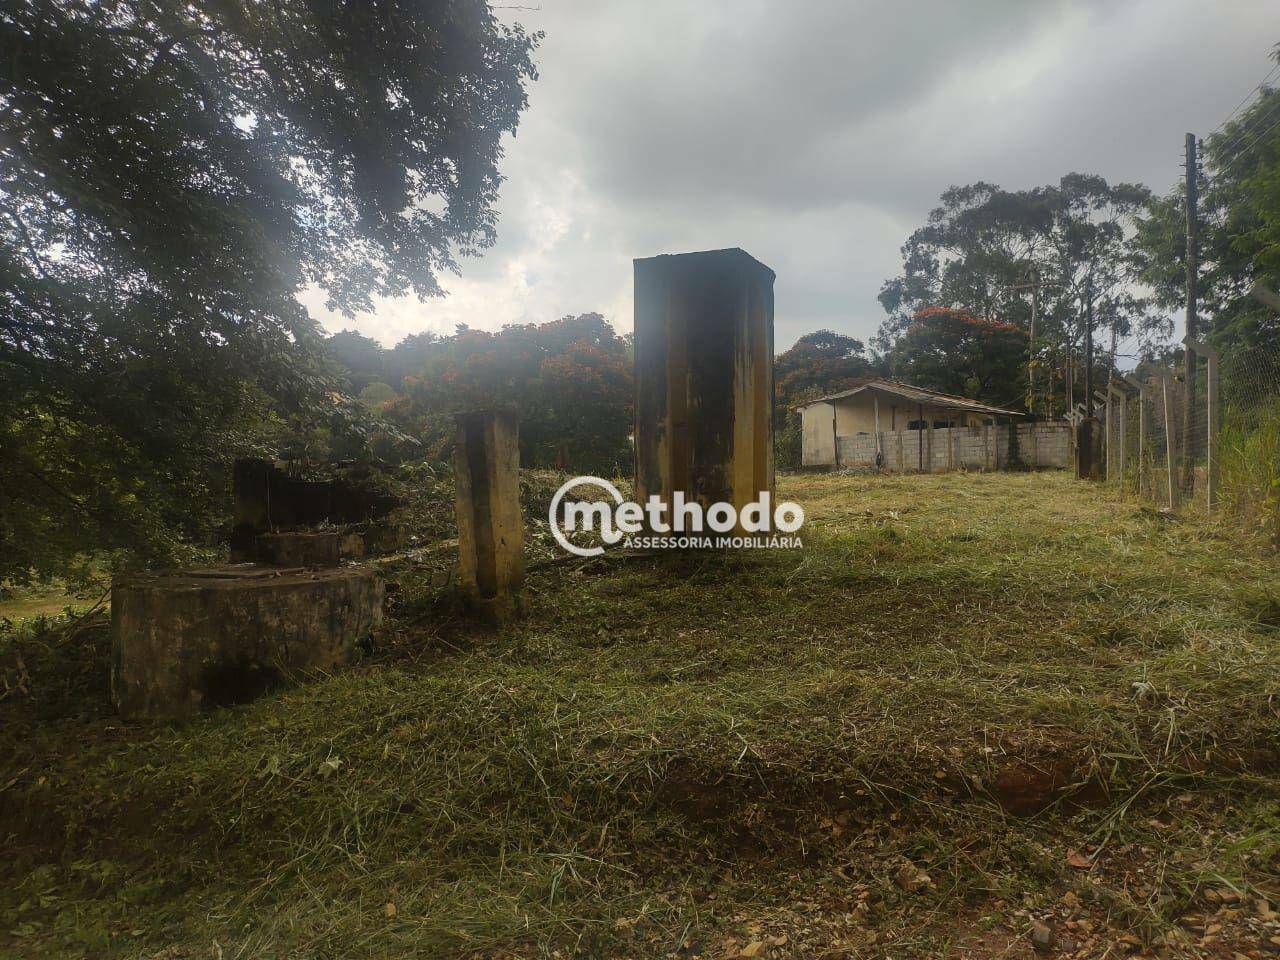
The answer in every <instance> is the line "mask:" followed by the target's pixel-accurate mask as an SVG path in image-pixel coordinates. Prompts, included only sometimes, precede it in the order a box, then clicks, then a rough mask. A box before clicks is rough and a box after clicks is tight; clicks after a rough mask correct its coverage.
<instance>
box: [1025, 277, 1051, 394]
mask: <svg viewBox="0 0 1280 960" xmlns="http://www.w3.org/2000/svg"><path fill="white" fill-rule="evenodd" d="M1039 315H1040V283H1039V280H1038V278H1037V277H1036V275H1035V273H1032V274H1031V330H1030V332H1029V334H1028V336H1027V412H1028V413H1031V414H1034V413H1035V412H1036V318H1037V317H1038V316H1039ZM1049 383H1050V386H1052V384H1053V380H1052V378H1051V379H1050V381H1049Z"/></svg>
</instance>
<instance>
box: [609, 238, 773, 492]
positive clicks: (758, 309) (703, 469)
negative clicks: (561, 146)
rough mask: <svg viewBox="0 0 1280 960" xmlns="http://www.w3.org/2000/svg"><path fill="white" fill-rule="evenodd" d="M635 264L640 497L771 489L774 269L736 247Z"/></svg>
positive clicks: (637, 465)
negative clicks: (677, 493) (679, 493)
mask: <svg viewBox="0 0 1280 960" xmlns="http://www.w3.org/2000/svg"><path fill="white" fill-rule="evenodd" d="M634 268H635V370H636V430H635V443H636V499H637V500H638V501H639V502H641V503H644V502H645V501H646V500H647V499H648V497H650V496H652V495H657V496H658V497H660V498H661V499H662V500H664V501H666V502H667V503H668V504H670V503H671V501H672V498H673V495H674V494H675V492H676V491H677V490H679V491H681V492H682V493H683V494H684V496H685V499H686V500H687V501H695V500H696V501H697V502H699V503H702V504H703V505H704V506H706V505H708V504H711V503H715V502H717V501H726V502H729V503H733V504H734V505H735V506H736V507H737V508H738V509H739V510H741V508H742V507H744V506H745V505H746V504H748V503H750V502H751V501H753V500H756V499H757V498H758V497H759V496H760V494H762V493H765V492H768V493H769V494H770V496H771V497H772V495H773V415H772V407H773V281H774V273H773V271H772V270H770V269H769V268H768V267H766V266H765V265H764V264H762V263H760V262H758V261H757V260H755V259H753V258H752V257H751V256H749V255H748V254H747V253H745V252H744V251H742V250H738V249H736V248H735V249H731V250H711V251H706V252H703V253H684V254H677V255H664V256H659V257H649V258H646V259H640V260H636V261H635V264H634Z"/></svg>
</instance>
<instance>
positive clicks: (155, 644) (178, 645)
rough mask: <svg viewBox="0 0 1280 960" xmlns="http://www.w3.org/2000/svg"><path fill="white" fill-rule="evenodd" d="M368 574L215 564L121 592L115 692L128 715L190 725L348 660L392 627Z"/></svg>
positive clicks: (151, 578) (115, 605) (122, 585)
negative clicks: (382, 627)
mask: <svg viewBox="0 0 1280 960" xmlns="http://www.w3.org/2000/svg"><path fill="white" fill-rule="evenodd" d="M382 601H383V583H382V580H381V579H380V578H379V577H378V576H377V575H376V574H375V573H374V572H373V571H372V570H368V569H364V568H359V567H344V568H340V569H332V570H318V571H301V570H292V571H289V570H275V569H270V568H264V567H252V566H248V565H245V566H235V565H233V566H229V567H214V568H209V569H204V570H196V571H190V572H186V573H174V574H155V575H148V576H140V577H134V578H128V579H121V580H119V581H117V582H115V583H113V584H112V588H111V632H112V666H111V692H112V698H113V700H114V701H115V703H116V706H117V708H118V709H119V711H120V713H121V714H122V715H123V716H126V717H153V718H161V719H183V718H187V717H191V716H193V715H195V714H196V713H198V712H200V711H201V710H205V709H208V708H210V707H216V706H224V705H227V704H231V703H241V702H244V701H247V700H249V699H251V698H253V697H254V696H257V695H258V694H260V693H262V692H264V691H265V690H266V689H269V688H270V687H272V686H274V685H276V684H279V683H285V682H292V681H296V680H298V679H301V678H303V677H306V676H307V675H309V674H313V673H315V672H317V671H324V670H329V669H332V668H333V667H337V666H340V665H342V664H344V663H346V662H348V661H349V660H350V658H351V655H352V653H353V651H354V650H355V648H356V645H357V644H358V643H359V642H360V641H361V640H363V639H364V638H366V637H368V636H369V634H370V633H371V632H372V631H373V630H374V628H375V627H377V626H378V625H379V624H381V622H382Z"/></svg>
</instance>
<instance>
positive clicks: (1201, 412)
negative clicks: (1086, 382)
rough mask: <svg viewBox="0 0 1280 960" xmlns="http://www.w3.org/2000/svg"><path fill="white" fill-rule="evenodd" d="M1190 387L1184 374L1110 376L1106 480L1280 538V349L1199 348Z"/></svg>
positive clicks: (1157, 501)
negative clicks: (1189, 391)
mask: <svg viewBox="0 0 1280 960" xmlns="http://www.w3.org/2000/svg"><path fill="white" fill-rule="evenodd" d="M1187 393H1188V391H1187V382H1186V378H1185V377H1184V376H1183V375H1182V372H1181V371H1178V372H1169V373H1164V374H1162V375H1157V376H1153V377H1147V378H1145V379H1143V380H1138V379H1136V378H1134V377H1132V376H1130V377H1125V378H1124V379H1123V380H1118V381H1113V383H1112V384H1111V385H1110V386H1109V388H1108V390H1107V391H1106V394H1105V396H1106V400H1105V403H1104V401H1103V399H1102V398H1101V397H1099V398H1098V399H1099V402H1100V404H1104V412H1103V416H1102V420H1103V430H1104V434H1103V437H1104V449H1105V451H1106V454H1105V456H1106V460H1105V467H1104V477H1105V479H1106V481H1107V482H1108V483H1109V484H1112V485H1113V486H1115V487H1116V488H1117V489H1118V490H1119V491H1120V492H1122V493H1123V494H1124V495H1126V496H1132V497H1138V498H1141V499H1144V500H1146V501H1148V502H1150V503H1152V504H1154V505H1156V506H1158V507H1160V508H1162V509H1171V510H1178V511H1199V512H1203V513H1208V514H1210V515H1211V516H1213V517H1215V518H1218V519H1220V520H1221V521H1222V522H1226V523H1234V524H1239V525H1242V526H1244V527H1246V528H1247V529H1248V531H1249V532H1250V533H1254V534H1258V535H1261V536H1265V537H1268V538H1271V539H1273V540H1274V541H1275V542H1276V543H1277V544H1280V346H1278V345H1276V344H1275V343H1269V342H1264V343H1254V344H1242V345H1238V346H1234V347H1232V348H1230V349H1227V350H1224V351H1223V352H1222V353H1221V355H1218V354H1217V352H1216V351H1213V350H1209V349H1204V350H1200V351H1197V355H1196V371H1195V377H1194V380H1193V385H1192V389H1191V403H1190V405H1188V404H1187Z"/></svg>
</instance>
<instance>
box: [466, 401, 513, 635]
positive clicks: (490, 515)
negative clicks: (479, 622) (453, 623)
mask: <svg viewBox="0 0 1280 960" xmlns="http://www.w3.org/2000/svg"><path fill="white" fill-rule="evenodd" d="M457 424H458V438H457V446H456V448H455V450H454V455H453V470H454V476H455V478H456V480H457V512H458V576H459V580H460V581H461V584H462V589H463V591H464V592H465V594H466V595H467V598H468V600H469V601H470V602H471V603H472V604H473V605H474V606H475V607H476V608H477V609H478V610H480V611H481V612H483V613H486V614H488V615H491V616H493V617H496V618H498V619H503V618H505V617H508V616H512V615H515V614H518V613H520V612H521V610H522V609H523V602H522V596H521V589H522V587H523V585H524V518H523V516H522V515H521V513H520V442H519V426H518V420H517V418H516V414H515V412H514V411H510V410H484V411H476V412H471V413H462V414H459V415H458V417H457Z"/></svg>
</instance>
